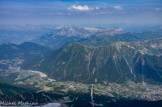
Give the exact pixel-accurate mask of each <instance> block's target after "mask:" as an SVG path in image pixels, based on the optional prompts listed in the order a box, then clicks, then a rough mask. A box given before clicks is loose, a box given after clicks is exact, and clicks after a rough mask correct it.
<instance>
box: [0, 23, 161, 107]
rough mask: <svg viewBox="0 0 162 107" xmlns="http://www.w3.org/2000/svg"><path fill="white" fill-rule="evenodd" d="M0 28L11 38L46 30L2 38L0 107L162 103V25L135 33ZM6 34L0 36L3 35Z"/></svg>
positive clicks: (148, 106) (133, 106)
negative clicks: (51, 104) (29, 36)
mask: <svg viewBox="0 0 162 107" xmlns="http://www.w3.org/2000/svg"><path fill="white" fill-rule="evenodd" d="M1 28H3V29H5V31H6V32H10V33H7V35H8V36H9V35H12V33H15V35H21V34H18V31H19V30H20V28H21V31H22V32H28V31H29V32H31V31H32V30H31V29H30V28H32V29H34V31H33V33H32V35H34V34H35V33H36V32H39V31H42V32H39V33H36V34H37V35H35V36H32V38H30V39H24V38H22V37H21V38H19V37H18V38H19V39H15V40H13V41H12V40H10V39H9V38H8V39H5V40H4V39H1V40H0V43H1V45H0V106H13V105H19V106H21V104H24V103H27V104H29V105H31V106H41V105H44V104H48V103H53V104H54V103H59V106H61V107H98V106H104V107H130V106H131V107H161V105H162V29H161V28H162V27H157V28H156V29H155V28H154V29H153V28H151V29H153V30H151V29H149V30H144V31H136V32H132V31H131V32H130V31H125V30H124V29H123V28H120V27H113V28H89V27H83V28H80V27H70V26H44V27H42V26H39V27H38V26H32V27H31V26H30V27H28V26H25V27H20V26H12V27H11V28H8V27H6V26H1ZM16 29H17V30H18V31H16ZM35 29H37V30H35ZM2 31H4V30H2ZM2 31H1V30H0V33H1V35H0V38H4V37H5V35H4V36H3V34H4V32H2ZM11 31H12V32H11ZM13 31H14V32H13ZM22 32H21V33H22ZM5 34H6V33H5ZM27 34H29V35H30V33H27ZM22 36H24V35H22ZM16 40H17V41H16ZM11 42H12V43H11ZM9 102H10V103H9ZM20 102H21V103H20Z"/></svg>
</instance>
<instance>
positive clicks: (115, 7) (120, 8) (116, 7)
mask: <svg viewBox="0 0 162 107" xmlns="http://www.w3.org/2000/svg"><path fill="white" fill-rule="evenodd" d="M114 9H118V10H122V9H123V8H122V7H121V6H114Z"/></svg>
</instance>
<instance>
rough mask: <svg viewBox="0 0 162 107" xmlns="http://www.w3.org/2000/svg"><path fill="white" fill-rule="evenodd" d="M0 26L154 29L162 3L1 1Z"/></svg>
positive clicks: (161, 19)
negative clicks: (119, 26)
mask: <svg viewBox="0 0 162 107" xmlns="http://www.w3.org/2000/svg"><path fill="white" fill-rule="evenodd" d="M0 24H20V25H21V24H33V25H40V24H51V25H83V26H84V25H85V26H86V25H92V26H93V25H94V26H97V25H111V24H128V25H157V24H162V0H0Z"/></svg>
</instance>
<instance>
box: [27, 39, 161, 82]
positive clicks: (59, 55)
mask: <svg viewBox="0 0 162 107" xmlns="http://www.w3.org/2000/svg"><path fill="white" fill-rule="evenodd" d="M161 55H162V38H159V39H154V40H147V41H143V42H134V43H128V42H118V43H114V44H111V45H110V46H107V47H89V46H86V45H83V44H80V43H71V44H69V45H67V46H65V47H63V48H61V49H59V50H57V51H54V52H51V53H50V54H48V55H47V56H44V57H42V58H38V60H35V62H34V61H33V62H32V63H26V64H24V68H25V67H26V68H32V69H34V70H39V71H42V72H44V73H46V74H47V75H49V76H50V77H51V78H54V79H56V80H61V81H62V80H63V81H78V82H83V83H109V82H117V83H123V82H125V81H127V80H133V81H137V82H148V83H161V82H162V78H161V75H162V71H161V70H162V66H161V61H162V56H161Z"/></svg>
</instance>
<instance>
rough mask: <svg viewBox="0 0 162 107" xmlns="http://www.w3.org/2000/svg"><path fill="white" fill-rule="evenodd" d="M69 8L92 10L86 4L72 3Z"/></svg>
mask: <svg viewBox="0 0 162 107" xmlns="http://www.w3.org/2000/svg"><path fill="white" fill-rule="evenodd" d="M68 9H69V10H79V11H89V10H93V8H90V7H88V6H87V5H84V6H82V5H72V6H71V7H69V8H68Z"/></svg>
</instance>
